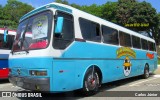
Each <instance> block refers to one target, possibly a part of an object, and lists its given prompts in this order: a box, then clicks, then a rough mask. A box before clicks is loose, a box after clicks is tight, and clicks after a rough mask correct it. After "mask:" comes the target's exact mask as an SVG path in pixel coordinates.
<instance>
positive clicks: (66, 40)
mask: <svg viewBox="0 0 160 100" xmlns="http://www.w3.org/2000/svg"><path fill="white" fill-rule="evenodd" d="M57 17H63V18H64V22H63V28H62V33H61V34H54V39H53V47H54V48H55V49H65V48H66V47H68V46H69V45H70V44H71V43H72V42H73V40H74V25H73V16H72V15H70V14H67V13H64V12H60V11H58V12H57V16H56V18H57ZM56 23H57V20H55V26H56Z"/></svg>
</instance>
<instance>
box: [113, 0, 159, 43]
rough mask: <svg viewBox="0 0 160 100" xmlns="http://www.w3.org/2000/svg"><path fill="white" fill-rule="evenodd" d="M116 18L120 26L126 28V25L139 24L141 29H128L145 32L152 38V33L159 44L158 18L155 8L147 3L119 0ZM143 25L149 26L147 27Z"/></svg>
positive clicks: (134, 0)
mask: <svg viewBox="0 0 160 100" xmlns="http://www.w3.org/2000/svg"><path fill="white" fill-rule="evenodd" d="M116 18H117V21H118V24H120V25H122V26H125V25H126V24H133V25H134V24H135V23H138V24H139V25H140V26H139V27H136V25H135V27H130V26H127V28H129V29H131V30H134V31H137V32H140V31H145V32H146V33H148V35H149V36H150V37H151V35H150V33H152V36H153V37H154V39H155V40H156V42H157V43H158V36H157V33H158V23H157V22H158V17H157V13H156V10H155V8H153V7H152V6H151V4H150V3H147V2H145V1H143V2H138V1H136V0H118V7H117V13H116ZM143 24H147V25H148V26H147V27H145V26H144V25H143Z"/></svg>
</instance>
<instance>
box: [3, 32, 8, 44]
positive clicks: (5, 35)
mask: <svg viewBox="0 0 160 100" xmlns="http://www.w3.org/2000/svg"><path fill="white" fill-rule="evenodd" d="M7 34H8V30H7V29H6V30H4V37H3V38H4V42H7Z"/></svg>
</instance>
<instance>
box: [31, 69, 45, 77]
mask: <svg viewBox="0 0 160 100" xmlns="http://www.w3.org/2000/svg"><path fill="white" fill-rule="evenodd" d="M30 75H31V76H47V71H37V70H30Z"/></svg>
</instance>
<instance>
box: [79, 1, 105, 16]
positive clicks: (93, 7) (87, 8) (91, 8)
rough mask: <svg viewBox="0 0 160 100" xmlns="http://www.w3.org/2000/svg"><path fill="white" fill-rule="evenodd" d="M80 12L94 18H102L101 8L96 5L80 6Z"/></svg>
mask: <svg viewBox="0 0 160 100" xmlns="http://www.w3.org/2000/svg"><path fill="white" fill-rule="evenodd" d="M81 10H83V11H85V12H87V13H90V14H93V15H95V16H98V17H102V14H103V13H102V6H99V5H96V4H92V5H90V6H86V5H85V6H81Z"/></svg>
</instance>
